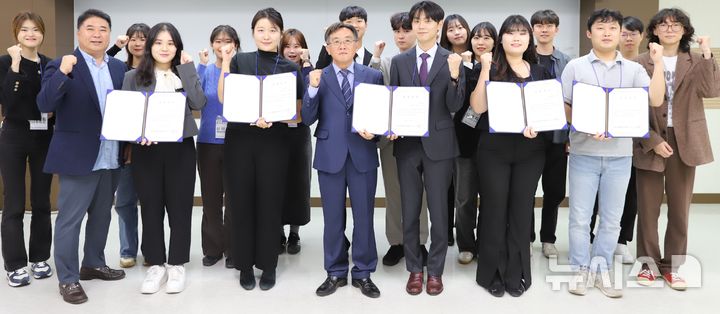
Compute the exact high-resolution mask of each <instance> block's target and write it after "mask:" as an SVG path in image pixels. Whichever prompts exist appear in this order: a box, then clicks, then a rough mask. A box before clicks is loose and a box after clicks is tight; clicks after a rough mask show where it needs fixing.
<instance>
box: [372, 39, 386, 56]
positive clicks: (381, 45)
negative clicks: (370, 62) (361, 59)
mask: <svg viewBox="0 0 720 314" xmlns="http://www.w3.org/2000/svg"><path fill="white" fill-rule="evenodd" d="M384 50H385V42H384V41H382V40H378V41H376V42H375V51H374V52H373V57H376V58H380V56H382V53H383V51H384Z"/></svg>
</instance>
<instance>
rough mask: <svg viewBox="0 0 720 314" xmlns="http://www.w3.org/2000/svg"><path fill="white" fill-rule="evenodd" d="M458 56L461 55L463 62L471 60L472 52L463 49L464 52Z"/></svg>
mask: <svg viewBox="0 0 720 314" xmlns="http://www.w3.org/2000/svg"><path fill="white" fill-rule="evenodd" d="M460 56H461V57H462V61H463V62H472V56H473V52H472V51H465V52H463V53H461V54H460Z"/></svg>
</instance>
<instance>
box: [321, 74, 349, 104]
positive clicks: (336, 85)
mask: <svg viewBox="0 0 720 314" xmlns="http://www.w3.org/2000/svg"><path fill="white" fill-rule="evenodd" d="M322 78H323V79H325V84H326V85H327V86H328V88H329V89H330V92H332V93H333V94H334V95H335V97H337V99H338V100H339V101H340V103H341V104H342V105H343V106H345V97H343V93H342V90H340V82H338V80H337V75H335V67H333V66H332V63H331V64H330V65H328V66H326V67H325V69H323V75H322Z"/></svg>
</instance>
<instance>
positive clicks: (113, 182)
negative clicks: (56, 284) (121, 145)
mask: <svg viewBox="0 0 720 314" xmlns="http://www.w3.org/2000/svg"><path fill="white" fill-rule="evenodd" d="M59 177H60V194H59V196H58V208H59V210H58V215H57V219H56V220H55V240H54V241H55V245H54V255H55V267H56V270H57V275H58V280H59V281H60V283H61V284H69V283H74V282H78V281H79V280H80V270H79V265H78V264H79V263H78V260H79V257H78V247H79V243H80V227H81V225H82V222H83V220H84V218H85V214H86V213H87V216H88V218H87V222H86V223H85V246H84V248H83V260H82V266H84V267H93V268H94V267H102V266H105V265H106V264H105V252H104V251H105V243H106V242H107V234H108V227H109V226H110V209H111V208H112V204H113V197H114V194H115V189H116V188H117V184H118V180H119V178H120V176H119V170H118V169H114V170H98V171H93V172H92V173H91V174H89V175H85V176H71V175H60V176H59Z"/></svg>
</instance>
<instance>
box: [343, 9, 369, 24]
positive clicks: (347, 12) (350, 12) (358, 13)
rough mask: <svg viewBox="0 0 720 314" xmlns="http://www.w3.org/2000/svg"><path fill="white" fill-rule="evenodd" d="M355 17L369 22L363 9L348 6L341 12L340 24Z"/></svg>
mask: <svg viewBox="0 0 720 314" xmlns="http://www.w3.org/2000/svg"><path fill="white" fill-rule="evenodd" d="M354 17H357V18H360V19H363V21H365V22H367V11H365V9H363V8H362V7H359V6H356V5H351V6H347V7H345V8H343V9H342V10H341V11H340V15H339V16H338V20H340V22H343V21H345V20H348V19H351V18H354Z"/></svg>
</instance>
